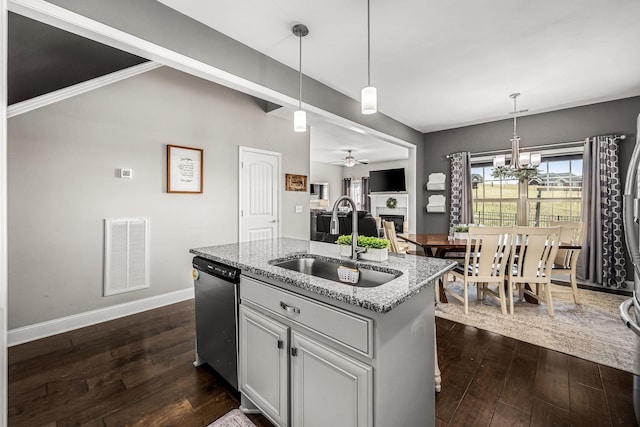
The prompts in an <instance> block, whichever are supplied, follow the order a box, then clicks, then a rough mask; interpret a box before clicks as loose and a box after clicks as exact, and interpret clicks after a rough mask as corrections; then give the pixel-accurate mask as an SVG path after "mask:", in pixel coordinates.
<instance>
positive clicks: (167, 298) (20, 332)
mask: <svg viewBox="0 0 640 427" xmlns="http://www.w3.org/2000/svg"><path fill="white" fill-rule="evenodd" d="M193 295H194V292H193V288H187V289H182V290H179V291H174V292H169V293H166V294H162V295H156V296H153V297H149V298H144V299H139V300H136V301H130V302H125V303H123V304H118V305H112V306H110V307H104V308H99V309H97V310H91V311H85V312H84V313H78V314H73V315H71V316H66V317H61V318H59V319H53V320H48V321H46V322H40V323H35V324H33V325H28V326H22V327H20V328H15V329H11V330H9V332H8V334H7V338H8V345H9V347H12V346H14V345H18V344H22V343H25V342H29V341H34V340H37V339H40V338H46V337H49V336H52V335H56V334H60V333H62V332H67V331H71V330H74V329H79V328H84V327H85V326H91V325H95V324H96V323H102V322H106V321H109V320H114V319H118V318H120V317H124V316H130V315H132V314H136V313H141V312H143V311H147V310H152V309H154V308H159V307H163V306H165V305H170V304H175V303H177V302H181V301H185V300H188V299H191V298H193ZM0 425H1V424H0Z"/></svg>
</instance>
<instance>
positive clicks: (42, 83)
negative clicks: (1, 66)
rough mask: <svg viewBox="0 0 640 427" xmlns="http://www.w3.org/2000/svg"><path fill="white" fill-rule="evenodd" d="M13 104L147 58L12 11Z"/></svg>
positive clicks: (9, 64)
mask: <svg viewBox="0 0 640 427" xmlns="http://www.w3.org/2000/svg"><path fill="white" fill-rule="evenodd" d="M8 30H9V31H8V35H9V52H8V61H7V68H8V70H7V71H8V72H7V83H8V85H7V86H8V103H9V105H12V104H15V103H18V102H22V101H26V100H27V99H31V98H35V97H36V96H40V95H44V94H46V93H49V92H53V91H56V90H59V89H62V88H65V87H68V86H72V85H74V84H77V83H82V82H84V81H87V80H91V79H94V78H96V77H100V76H103V75H106V74H110V73H113V72H115V71H119V70H122V69H125V68H128V67H131V66H133V65H138V64H141V63H143V62H145V61H147V60H146V59H144V58H140V57H139V56H135V55H131V54H130V53H127V52H123V51H121V50H118V49H114V48H112V47H109V46H105V45H103V44H101V43H98V42H94V41H92V40H89V39H86V38H84V37H81V36H78V35H76V34H72V33H69V32H67V31H63V30H60V29H58V28H55V27H52V26H50V25H46V24H43V23H41V22H38V21H35V20H33V19H29V18H26V17H24V16H21V15H17V14H15V13H11V12H10V13H9V25H8Z"/></svg>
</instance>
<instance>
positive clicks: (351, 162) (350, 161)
mask: <svg viewBox="0 0 640 427" xmlns="http://www.w3.org/2000/svg"><path fill="white" fill-rule="evenodd" d="M355 164H356V161H355V160H353V159H349V158H347V160H346V161H345V162H344V165H345V166H346V167H348V168H350V167H352V166H353V165H355Z"/></svg>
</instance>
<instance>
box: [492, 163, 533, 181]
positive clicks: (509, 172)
mask: <svg viewBox="0 0 640 427" xmlns="http://www.w3.org/2000/svg"><path fill="white" fill-rule="evenodd" d="M491 176H492V177H494V178H498V179H505V180H506V179H517V180H518V181H527V180H529V179H531V178H533V177H534V176H538V168H537V167H530V168H520V169H512V168H510V167H507V166H496V167H494V168H493V170H492V171H491Z"/></svg>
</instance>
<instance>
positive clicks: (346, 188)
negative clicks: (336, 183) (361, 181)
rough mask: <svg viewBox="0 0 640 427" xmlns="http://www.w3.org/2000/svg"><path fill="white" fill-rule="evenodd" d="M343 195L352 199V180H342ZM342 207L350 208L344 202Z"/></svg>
mask: <svg viewBox="0 0 640 427" xmlns="http://www.w3.org/2000/svg"><path fill="white" fill-rule="evenodd" d="M342 195H343V196H348V197H351V178H344V179H343V180H342ZM341 205H342V206H349V204H347V202H342V203H341Z"/></svg>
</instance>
